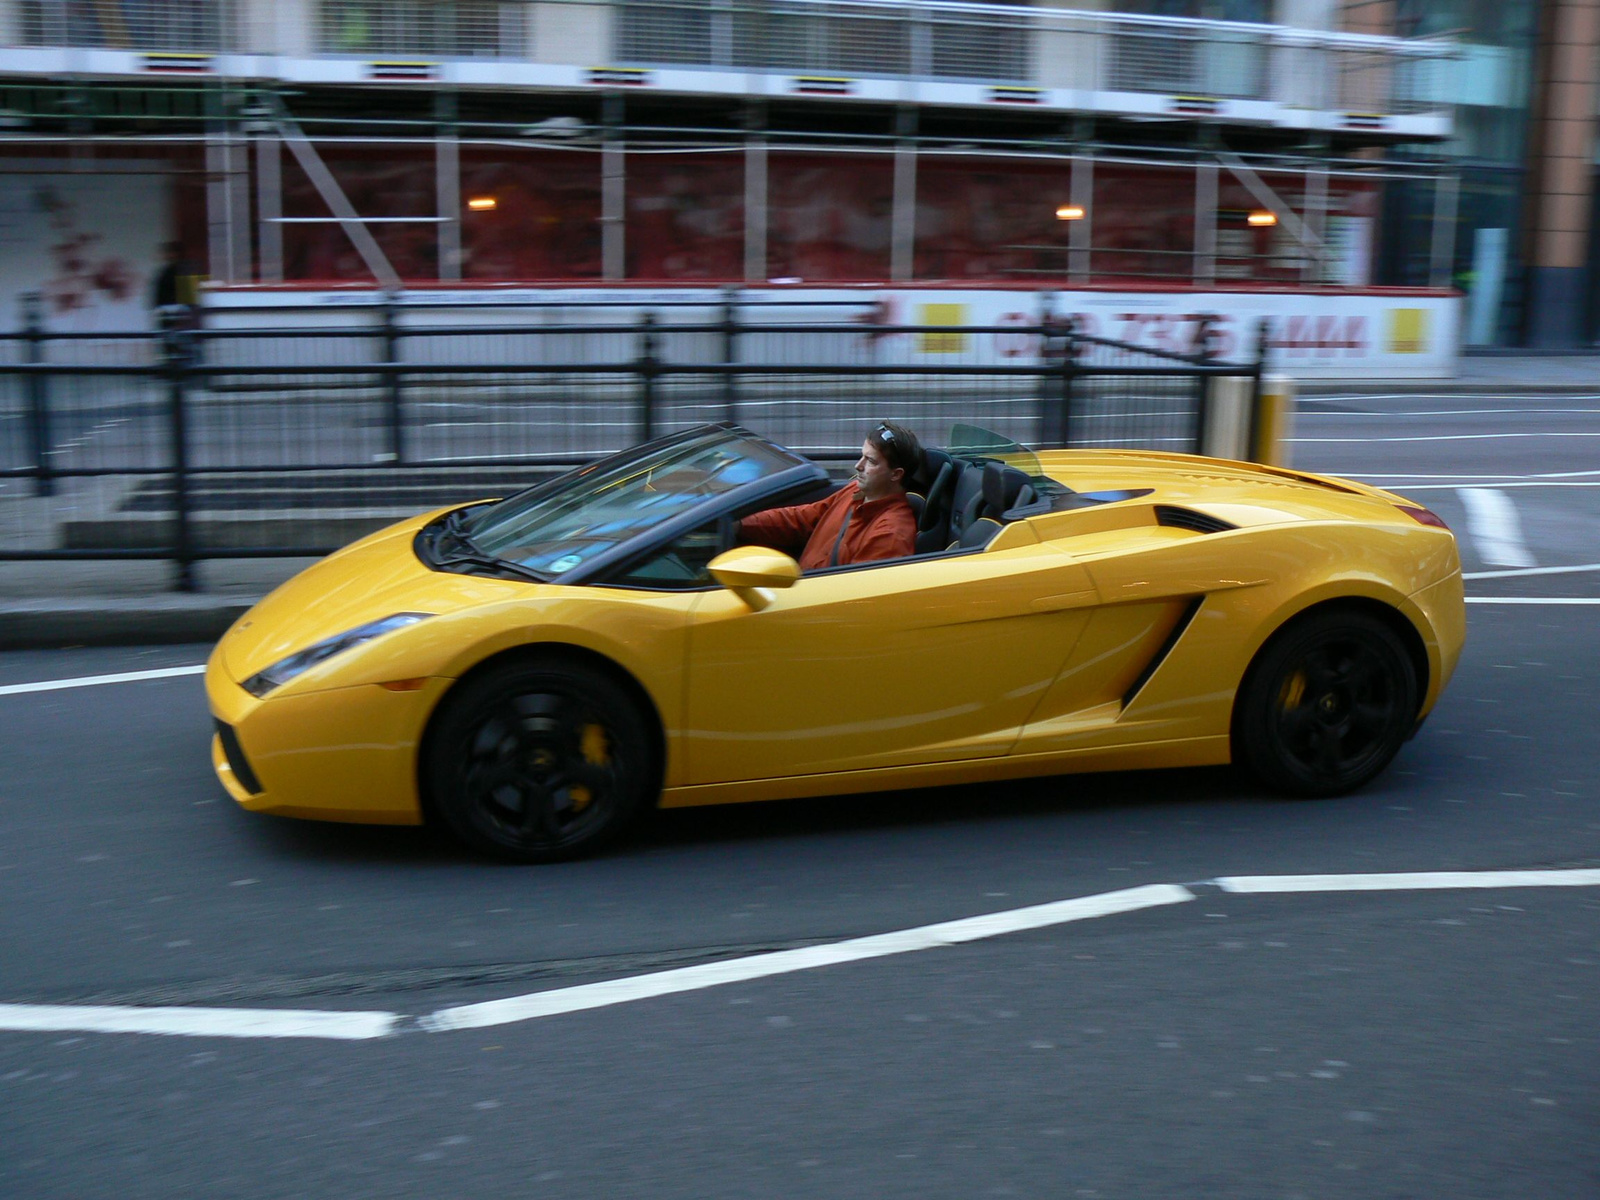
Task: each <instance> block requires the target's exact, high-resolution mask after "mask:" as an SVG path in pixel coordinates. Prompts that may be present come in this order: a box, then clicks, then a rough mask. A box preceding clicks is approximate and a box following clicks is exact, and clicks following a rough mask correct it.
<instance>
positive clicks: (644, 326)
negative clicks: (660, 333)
mask: <svg viewBox="0 0 1600 1200" xmlns="http://www.w3.org/2000/svg"><path fill="white" fill-rule="evenodd" d="M657 346H658V343H657V338H656V315H655V313H652V312H647V313H645V314H644V316H642V317H640V318H639V361H638V372H639V440H640V441H642V442H648V441H650V440H652V439H653V438H654V437H655V436H656V376H657V375H659V374H660V371H661V359H660V358H659V357H658V356H657Z"/></svg>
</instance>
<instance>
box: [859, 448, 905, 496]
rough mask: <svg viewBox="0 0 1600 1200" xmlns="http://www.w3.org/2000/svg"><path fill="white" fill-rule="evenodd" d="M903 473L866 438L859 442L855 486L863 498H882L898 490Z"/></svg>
mask: <svg viewBox="0 0 1600 1200" xmlns="http://www.w3.org/2000/svg"><path fill="white" fill-rule="evenodd" d="M904 475H905V472H904V471H902V470H901V469H900V468H899V467H890V466H889V462H888V460H887V459H886V458H884V457H883V451H882V450H879V449H878V448H877V447H876V446H874V445H873V444H872V441H871V440H870V439H868V440H867V441H865V442H862V443H861V457H860V458H858V459H857V460H856V486H857V487H858V488H860V489H861V497H862V499H864V500H882V499H883V498H884V497H885V496H892V495H893V494H894V493H895V492H897V491H899V490H900V480H901V478H902V477H903V476H904Z"/></svg>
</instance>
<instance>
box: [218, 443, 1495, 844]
mask: <svg viewBox="0 0 1600 1200" xmlns="http://www.w3.org/2000/svg"><path fill="white" fill-rule="evenodd" d="M924 460H925V461H924V469H923V471H922V473H921V478H920V480H919V488H920V491H919V494H918V495H916V496H915V497H914V498H913V499H914V507H915V508H916V509H917V510H918V512H919V517H918V527H919V533H918V535H917V543H918V552H917V553H916V554H915V555H913V556H911V557H907V558H899V559H890V560H886V561H878V562H868V563H859V564H855V565H851V566H841V567H835V568H831V569H825V570H820V571H816V572H813V573H808V574H806V575H804V576H803V577H802V575H801V572H800V569H799V567H798V565H797V564H796V563H795V561H794V560H793V559H792V558H789V557H788V556H787V555H785V554H782V553H779V552H778V551H775V550H769V549H762V548H758V547H753V546H736V545H734V540H735V539H734V531H735V523H736V521H737V519H738V518H740V517H742V516H745V515H748V514H750V513H752V512H756V511H759V510H761V509H765V508H769V507H772V506H774V505H778V504H789V503H795V502H797V501H800V500H804V499H810V498H815V497H816V496H818V495H822V494H826V491H827V489H828V487H829V484H828V477H827V474H826V472H825V471H824V470H823V469H822V468H821V467H820V466H818V465H817V464H815V463H813V462H810V461H808V460H807V459H805V458H803V457H801V456H799V455H797V454H794V453H792V452H790V451H788V450H786V449H784V448H783V447H781V446H778V445H775V444H774V443H772V442H769V441H766V440H764V439H762V438H760V437H757V436H756V435H754V434H752V433H750V432H748V431H747V430H744V429H741V428H738V427H737V426H728V425H715V426H703V427H700V428H697V429H692V430H689V431H687V432H684V433H680V434H676V435H674V436H671V437H666V438H662V439H659V440H657V441H653V442H650V443H649V444H647V445H643V446H639V447H636V448H634V449H631V450H627V451H624V452H622V453H620V454H616V455H613V456H612V457H609V458H606V459H602V460H600V461H597V462H594V463H591V464H589V465H587V466H585V467H582V468H580V469H578V470H575V471H572V472H570V473H568V474H566V475H563V476H561V477H560V478H557V479H554V480H551V481H549V482H546V483H543V484H540V485H539V486H537V487H534V488H531V489H529V490H527V491H524V492H521V493H519V494H517V495H513V496H510V497H508V498H506V499H503V500H498V501H489V502H479V503H475V504H470V505H467V506H465V507H455V508H453V509H450V510H446V511H442V512H435V513H430V514H427V515H424V516H420V517H416V518H414V519H412V520H409V521H403V522H401V523H400V524H397V525H394V526H392V527H390V528H388V529H385V530H383V531H381V532H379V533H375V534H373V535H372V536H370V537H367V538H365V539H363V540H361V541H358V542H356V543H354V544H353V545H350V546H347V547H345V548H344V549H343V550H340V551H339V552H337V553H336V554H333V555H330V556H329V557H328V558H326V559H324V560H323V561H322V562H320V563H318V564H316V565H315V566H313V567H311V568H310V569H309V570H307V571H305V572H303V573H302V574H300V575H299V576H297V577H296V578H294V579H292V580H290V581H289V582H288V583H286V584H284V585H283V586H282V587H280V588H278V589H277V591H275V592H273V593H272V594H271V595H270V596H268V597H267V598H266V599H265V600H263V601H262V602H261V603H260V604H258V605H256V606H255V608H253V609H252V610H251V611H250V612H249V613H247V614H246V615H245V616H244V617H242V618H241V619H240V620H239V621H238V623H237V624H235V625H234V627H233V628H232V629H231V630H229V631H228V633H227V634H226V635H225V636H224V637H223V638H222V640H221V641H220V642H219V643H218V645H217V647H216V649H215V651H214V652H213V653H212V655H211V660H210V663H209V665H208V667H207V671H206V690H207V694H208V696H209V699H210V705H211V711H212V715H213V716H214V717H215V721H216V736H215V738H214V739H213V746H212V761H213V763H214V765H215V767H216V771H217V774H218V776H219V777H220V778H221V780H222V783H223V785H224V786H225V787H226V788H227V790H228V792H229V793H230V794H231V795H232V796H233V798H234V799H235V800H237V801H238V802H239V803H240V804H241V805H243V806H244V807H245V808H247V809H251V810H253V811H257V812H270V813H279V814H283V815H286V816H295V817H311V818H317V819H323V820H335V821H366V822H381V823H397V824H414V823H418V822H421V821H423V820H424V819H436V820H438V821H440V822H442V823H443V824H444V825H446V826H448V827H449V828H450V829H451V830H453V831H454V832H455V833H456V834H457V835H458V836H459V837H460V838H461V839H462V840H464V841H465V842H467V843H468V844H469V845H471V846H473V847H476V848H477V849H479V850H482V851H486V852H489V853H492V854H497V855H502V856H506V857H511V858H515V859H520V860H524V861H547V860H552V859H559V858H567V857H572V856H575V855H577V854H581V853H586V852H589V851H591V850H593V849H595V848H596V847H598V846H600V845H602V844H603V843H605V842H607V841H609V840H610V839H611V838H613V837H615V836H616V835H617V834H618V833H620V832H621V831H622V830H623V829H624V828H625V827H626V826H627V825H628V823H629V821H630V820H631V819H632V818H633V817H634V816H635V815H636V814H637V813H638V812H639V811H640V810H641V809H643V808H644V807H646V806H648V805H650V804H655V803H659V804H660V805H662V806H663V807H677V806H681V805H695V804H719V803H728V802H735V801H744V800H766V799H775V798H780V797H795V796H814V795H823V794H828V793H848V792H868V791H874V790H882V789H889V788H906V787H921V786H926V785H931V784H946V783H960V782H967V781H973V780H989V779H1011V778H1017V777H1021V776H1033V775H1052V774H1057V773H1064V772H1074V771H1102V770H1108V769H1118V768H1131V767H1140V768H1143V767H1177V766H1197V765H1204V764H1216V763H1227V762H1230V761H1234V762H1238V763H1240V764H1242V765H1243V766H1244V767H1246V768H1248V769H1249V771H1250V772H1251V773H1253V774H1254V775H1255V776H1256V777H1257V778H1258V779H1260V780H1261V781H1263V782H1264V783H1265V784H1266V785H1267V786H1268V787H1269V788H1272V789H1274V790H1277V791H1281V792H1284V793H1288V794H1294V795H1329V794H1333V793H1337V792H1343V791H1346V790H1348V789H1350V788H1354V787H1357V786H1359V785H1360V784H1362V783H1364V782H1366V781H1367V780H1369V779H1371V778H1372V777H1373V776H1374V775H1376V774H1377V773H1378V772H1379V771H1381V770H1382V769H1383V768H1384V767H1385V766H1386V765H1387V764H1388V762H1389V761H1390V759H1392V758H1393V757H1394V755H1395V753H1396V752H1397V751H1398V750H1399V748H1400V746H1401V744H1402V743H1403V742H1404V741H1405V740H1406V739H1407V738H1408V737H1410V736H1411V735H1412V734H1413V733H1414V732H1415V730H1416V729H1417V728H1418V726H1419V724H1420V723H1421V720H1422V718H1423V717H1424V716H1426V715H1427V713H1428V712H1429V710H1431V709H1432V708H1433V706H1434V704H1435V702H1436V701H1437V700H1438V698H1439V694H1440V692H1441V691H1442V690H1443V688H1444V686H1445V684H1446V682H1448V680H1449V678H1450V674H1451V672H1452V670H1453V669H1454V668H1455V665H1456V660H1457V658H1458V657H1459V655H1460V652H1461V645H1462V639H1463V637H1464V634H1465V627H1466V621H1465V609H1464V605H1463V597H1462V586H1461V566H1460V560H1459V558H1458V556H1457V553H1456V544H1455V538H1454V537H1453V536H1452V535H1451V533H1450V531H1449V530H1448V529H1447V528H1445V526H1444V523H1443V522H1442V521H1440V520H1439V518H1438V517H1436V516H1434V514H1432V513H1431V512H1429V511H1428V510H1427V509H1425V508H1421V507H1419V506H1417V505H1414V504H1411V503H1410V502H1408V501H1407V500H1405V499H1403V498H1401V497H1399V496H1396V495H1393V494H1391V493H1389V492H1384V491H1380V490H1379V489H1377V488H1371V487H1366V486H1363V485H1362V484H1359V483H1351V482H1347V481H1344V480H1339V479H1330V478H1322V477H1318V476H1313V475H1306V474H1302V473H1300V472H1295V471H1289V470H1282V469H1277V468H1272V467H1265V466H1256V465H1251V464H1247V463H1237V462H1223V461H1219V460H1214V459H1206V458H1196V457H1191V456H1188V455H1181V454H1161V453H1149V452H1139V451H1115V450H1107V451H1089V450H1069V451H1051V452H1042V453H1040V454H1039V455H1037V456H1035V455H1033V454H1031V453H1029V452H1028V451H1026V450H1024V449H1023V448H1022V447H1020V446H1017V445H1015V444H1014V443H1010V442H1006V441H1005V440H1004V439H1001V438H998V437H996V436H995V435H994V434H991V433H987V432H985V431H982V430H976V429H973V428H970V427H958V428H957V430H956V432H955V433H954V434H953V435H952V439H951V443H950V445H949V447H948V448H947V449H945V450H942V451H940V450H929V451H927V452H926V453H925V456H924Z"/></svg>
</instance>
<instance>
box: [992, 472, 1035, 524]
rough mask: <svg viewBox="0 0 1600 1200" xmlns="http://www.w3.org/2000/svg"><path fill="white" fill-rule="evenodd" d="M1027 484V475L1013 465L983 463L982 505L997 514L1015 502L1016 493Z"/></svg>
mask: <svg viewBox="0 0 1600 1200" xmlns="http://www.w3.org/2000/svg"><path fill="white" fill-rule="evenodd" d="M1027 484H1028V477H1027V476H1026V475H1024V474H1023V473H1022V472H1021V471H1019V470H1017V469H1016V468H1015V467H1008V466H1006V465H1005V464H1004V463H997V462H986V463H984V464H983V507H984V509H985V510H986V511H987V512H989V513H991V514H992V515H994V516H999V515H1000V514H1001V513H1003V512H1005V511H1006V510H1007V509H1009V508H1010V507H1011V506H1012V505H1014V504H1016V502H1017V497H1018V495H1020V494H1021V492H1022V489H1023V488H1024V487H1026V486H1027Z"/></svg>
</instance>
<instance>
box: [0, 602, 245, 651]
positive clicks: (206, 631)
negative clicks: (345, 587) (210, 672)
mask: <svg viewBox="0 0 1600 1200" xmlns="http://www.w3.org/2000/svg"><path fill="white" fill-rule="evenodd" d="M255 603H256V601H255V600H253V599H244V600H241V599H232V598H230V599H220V598H209V597H202V596H171V597H151V598H148V599H127V600H116V599H108V600H98V601H95V602H93V603H75V602H72V601H63V600H36V601H22V602H12V603H9V604H5V605H0V650H44V649H60V648H61V647H63V646H135V645H138V646H145V645H172V644H178V643H187V642H208V643H209V642H215V641H216V640H217V639H218V638H220V637H221V636H222V635H223V634H224V633H226V632H227V630H228V627H229V626H230V625H232V624H233V623H234V622H235V621H237V620H238V619H239V618H240V617H241V616H243V615H244V614H245V612H246V611H248V610H249V609H250V608H251V607H252V606H253V605H254V604H255Z"/></svg>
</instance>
